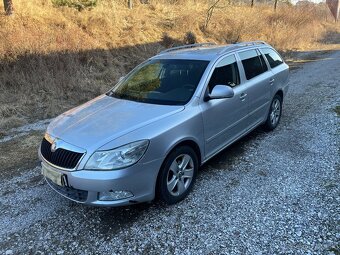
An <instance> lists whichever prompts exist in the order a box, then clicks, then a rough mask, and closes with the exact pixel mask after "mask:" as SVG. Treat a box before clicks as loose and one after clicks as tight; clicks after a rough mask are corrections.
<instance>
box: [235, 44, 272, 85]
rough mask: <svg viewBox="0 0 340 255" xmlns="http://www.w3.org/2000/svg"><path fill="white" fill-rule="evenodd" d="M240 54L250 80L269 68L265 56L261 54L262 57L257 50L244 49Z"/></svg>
mask: <svg viewBox="0 0 340 255" xmlns="http://www.w3.org/2000/svg"><path fill="white" fill-rule="evenodd" d="M238 54H239V56H240V58H241V61H242V64H243V68H244V72H245V74H246V78H247V80H250V79H251V78H254V77H255V76H257V75H260V74H262V73H264V72H265V71H267V70H268V67H267V66H266V63H264V59H263V57H262V56H261V57H262V59H261V57H260V56H259V55H258V53H257V51H256V50H248V51H243V52H239V53H238Z"/></svg>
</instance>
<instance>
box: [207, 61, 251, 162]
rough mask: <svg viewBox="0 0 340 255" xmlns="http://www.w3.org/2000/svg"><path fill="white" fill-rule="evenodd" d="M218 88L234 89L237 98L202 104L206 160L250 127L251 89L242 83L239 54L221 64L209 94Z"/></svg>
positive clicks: (212, 81) (219, 63) (212, 80)
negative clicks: (248, 118)
mask: <svg viewBox="0 0 340 255" xmlns="http://www.w3.org/2000/svg"><path fill="white" fill-rule="evenodd" d="M216 85H225V86H230V87H232V88H233V89H234V93H235V95H234V97H232V98H224V99H212V100H209V101H207V102H202V104H201V109H202V116H203V122H204V136H205V154H206V157H210V156H211V155H213V154H214V153H215V152H217V151H219V150H220V149H222V148H224V147H225V146H227V145H228V144H230V143H231V142H233V141H234V140H235V139H236V138H238V137H239V136H240V135H241V134H242V133H244V131H245V130H246V129H247V126H248V120H247V113H248V107H247V104H248V100H247V97H246V94H247V91H246V90H247V87H246V86H244V85H243V84H240V75H239V64H238V62H237V60H236V57H235V55H229V56H227V57H225V58H223V59H221V60H220V61H219V62H218V63H217V65H216V66H215V68H214V71H213V73H212V75H211V77H210V79H209V82H208V85H207V91H206V94H208V93H210V92H211V91H212V89H213V88H214V86H216Z"/></svg>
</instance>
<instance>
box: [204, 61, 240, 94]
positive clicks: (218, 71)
mask: <svg viewBox="0 0 340 255" xmlns="http://www.w3.org/2000/svg"><path fill="white" fill-rule="evenodd" d="M239 84H240V75H239V71H238V67H237V62H236V58H235V56H234V55H232V56H228V57H226V58H224V59H223V60H222V61H221V62H219V63H218V65H217V66H216V68H215V70H214V72H213V74H212V75H211V78H210V81H209V85H208V88H209V93H211V91H212V89H213V88H214V87H215V86H216V85H228V86H230V87H235V86H236V85H239Z"/></svg>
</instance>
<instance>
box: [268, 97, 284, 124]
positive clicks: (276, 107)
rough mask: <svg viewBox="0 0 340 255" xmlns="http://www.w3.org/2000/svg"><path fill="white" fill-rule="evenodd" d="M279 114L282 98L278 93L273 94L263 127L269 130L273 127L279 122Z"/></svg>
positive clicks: (280, 112)
mask: <svg viewBox="0 0 340 255" xmlns="http://www.w3.org/2000/svg"><path fill="white" fill-rule="evenodd" d="M281 114H282V98H281V97H280V96H279V95H275V96H274V98H273V100H272V102H271V105H270V110H269V113H268V116H267V120H266V123H265V124H264V127H265V128H266V129H267V130H269V131H270V130H273V129H275V128H276V127H277V125H278V124H279V122H280V119H281Z"/></svg>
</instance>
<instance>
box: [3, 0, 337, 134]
mask: <svg viewBox="0 0 340 255" xmlns="http://www.w3.org/2000/svg"><path fill="white" fill-rule="evenodd" d="M181 3H182V4H181V5H169V4H165V3H162V4H161V3H158V4H148V5H141V4H139V5H136V6H135V7H134V8H133V9H132V10H129V9H127V8H126V7H125V5H123V3H119V2H113V1H108V0H107V1H105V0H102V1H99V4H98V6H97V7H95V8H93V9H92V10H85V11H82V12H78V11H77V10H75V9H71V8H67V7H65V8H54V7H53V6H52V4H51V3H50V2H49V1H45V0H30V1H26V0H17V1H15V5H16V6H15V7H16V14H15V16H14V17H6V16H4V15H3V14H1V15H0V91H1V92H2V93H0V131H3V132H4V130H8V129H9V128H10V127H13V126H16V125H20V124H23V123H25V122H30V121H32V120H33V119H41V118H45V117H53V116H55V115H57V114H59V113H60V112H62V111H64V110H66V109H68V108H70V107H73V106H75V105H78V104H79V103H81V102H84V101H86V100H88V99H90V98H93V97H94V96H96V95H98V94H100V93H103V92H104V91H106V90H107V89H109V88H110V87H111V86H112V85H113V84H114V82H115V81H116V79H117V78H118V77H119V76H121V75H122V74H124V73H126V72H127V71H128V70H130V69H131V68H132V67H133V66H134V65H136V64H137V63H139V62H141V61H142V60H144V59H145V58H147V57H149V56H152V55H153V54H155V53H157V52H158V51H159V50H160V49H162V48H163V47H164V46H168V45H169V44H171V43H177V44H179V43H181V42H182V41H183V38H184V35H185V34H186V33H187V32H189V31H191V32H193V33H194V34H195V35H196V37H197V40H198V41H199V42H203V41H214V42H216V43H231V42H234V41H247V40H266V41H268V42H269V43H271V44H273V45H274V46H275V47H277V48H278V49H280V50H281V51H291V50H310V49H315V48H322V47H325V45H326V44H327V43H328V41H329V40H328V39H327V38H334V37H335V38H336V39H335V42H338V41H337V38H338V35H339V31H340V29H339V26H338V27H334V26H333V23H332V19H331V17H330V16H329V14H328V10H327V9H326V8H325V7H318V8H312V9H308V10H306V9H296V8H293V7H288V6H280V7H279V9H278V11H277V12H274V11H273V10H272V7H271V6H270V7H269V6H258V7H255V8H249V7H248V6H231V5H224V4H222V5H221V6H222V7H221V8H217V9H215V11H214V13H213V16H212V18H211V21H210V23H209V26H208V28H207V29H203V25H204V22H205V18H206V11H207V9H208V7H209V6H208V4H207V2H204V0H202V1H191V0H187V1H184V0H183V1H182V2H181ZM1 4H2V1H1V3H0V9H2V8H3V7H2V6H1ZM223 5H224V6H223ZM164 33H167V34H168V36H169V37H170V38H172V39H169V38H168V39H167V40H164V39H162V38H163V35H164ZM325 38H326V39H327V40H326V41H325V40H324V39H325ZM0 133H1V132H0Z"/></svg>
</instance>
